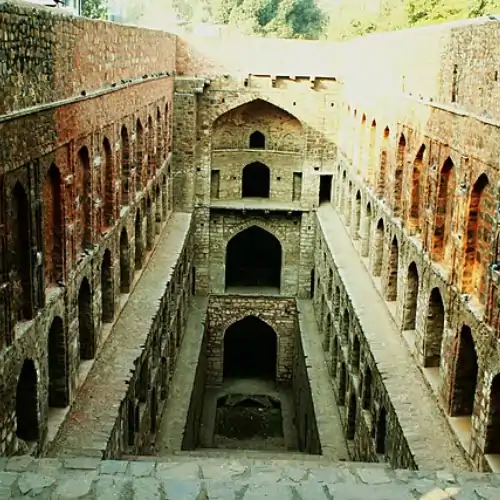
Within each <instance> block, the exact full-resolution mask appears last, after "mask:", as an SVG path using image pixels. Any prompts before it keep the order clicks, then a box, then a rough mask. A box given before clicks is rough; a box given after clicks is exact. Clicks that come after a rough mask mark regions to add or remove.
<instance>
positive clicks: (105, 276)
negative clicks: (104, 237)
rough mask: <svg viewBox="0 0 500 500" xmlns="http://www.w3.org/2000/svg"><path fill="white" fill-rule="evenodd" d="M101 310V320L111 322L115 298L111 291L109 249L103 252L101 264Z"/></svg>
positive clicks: (111, 274) (111, 276) (111, 275)
mask: <svg viewBox="0 0 500 500" xmlns="http://www.w3.org/2000/svg"><path fill="white" fill-rule="evenodd" d="M101 311H102V322H103V323H112V322H113V318H114V315H115V298H114V293H113V271H112V268H111V252H110V251H109V250H106V251H105V252H104V257H103V259H102V264H101Z"/></svg>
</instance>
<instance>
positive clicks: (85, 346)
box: [78, 278, 95, 360]
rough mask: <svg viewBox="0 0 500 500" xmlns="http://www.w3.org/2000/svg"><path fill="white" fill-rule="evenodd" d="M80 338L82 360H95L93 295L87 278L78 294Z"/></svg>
mask: <svg viewBox="0 0 500 500" xmlns="http://www.w3.org/2000/svg"><path fill="white" fill-rule="evenodd" d="M78 337H79V341H80V359H82V360H86V359H93V357H94V356H95V339H94V322H93V318H92V295H91V293H90V285H89V282H88V281H87V278H84V279H83V281H82V284H81V285H80V292H79V293H78Z"/></svg>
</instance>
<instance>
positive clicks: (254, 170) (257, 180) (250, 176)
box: [241, 161, 271, 198]
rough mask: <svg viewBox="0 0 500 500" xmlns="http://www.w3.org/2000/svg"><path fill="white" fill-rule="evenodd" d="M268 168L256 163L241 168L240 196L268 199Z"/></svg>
mask: <svg viewBox="0 0 500 500" xmlns="http://www.w3.org/2000/svg"><path fill="white" fill-rule="evenodd" d="M270 179H271V174H270V171H269V168H268V167H266V165H264V164H263V163H259V162H258V161H257V162H255V163H250V164H249V165H247V166H246V167H244V168H243V175H242V186H241V196H242V197H243V198H247V197H248V198H249V197H255V198H269V190H270V183H271V180H270Z"/></svg>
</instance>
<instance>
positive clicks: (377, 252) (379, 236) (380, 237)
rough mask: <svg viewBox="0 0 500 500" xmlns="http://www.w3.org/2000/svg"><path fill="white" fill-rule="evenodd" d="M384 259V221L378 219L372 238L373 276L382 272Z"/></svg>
mask: <svg viewBox="0 0 500 500" xmlns="http://www.w3.org/2000/svg"><path fill="white" fill-rule="evenodd" d="M383 261H384V221H383V220H382V219H380V220H379V221H378V223H377V227H376V229H375V237H374V238H373V261H372V274H373V276H374V277H377V276H380V275H381V274H382V264H383Z"/></svg>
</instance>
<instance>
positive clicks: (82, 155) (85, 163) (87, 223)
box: [77, 146, 92, 249]
mask: <svg viewBox="0 0 500 500" xmlns="http://www.w3.org/2000/svg"><path fill="white" fill-rule="evenodd" d="M78 161H79V168H78V172H79V176H80V179H79V180H80V182H79V183H78V185H77V193H78V197H79V198H80V210H79V211H77V213H78V212H79V214H80V221H79V222H80V238H81V240H80V249H84V248H87V247H88V246H90V245H92V171H91V168H90V155H89V150H88V149H87V148H86V147H85V146H83V147H82V148H81V149H80V151H79V152H78Z"/></svg>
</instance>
